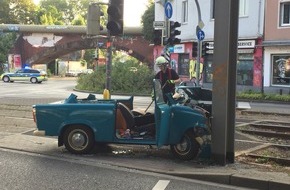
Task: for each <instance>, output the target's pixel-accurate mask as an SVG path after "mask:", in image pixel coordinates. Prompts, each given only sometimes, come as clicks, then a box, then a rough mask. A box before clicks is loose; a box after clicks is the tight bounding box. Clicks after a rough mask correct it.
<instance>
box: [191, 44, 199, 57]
mask: <svg viewBox="0 0 290 190" xmlns="http://www.w3.org/2000/svg"><path fill="white" fill-rule="evenodd" d="M197 51H198V43H197V42H192V48H191V57H197Z"/></svg>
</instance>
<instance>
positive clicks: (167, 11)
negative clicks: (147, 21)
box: [164, 2, 173, 19]
mask: <svg viewBox="0 0 290 190" xmlns="http://www.w3.org/2000/svg"><path fill="white" fill-rule="evenodd" d="M164 11H165V16H166V18H167V19H170V18H171V17H172V13H173V8H172V5H171V3H170V2H166V3H165V5H164Z"/></svg>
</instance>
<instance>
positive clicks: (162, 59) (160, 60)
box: [155, 56, 167, 67]
mask: <svg viewBox="0 0 290 190" xmlns="http://www.w3.org/2000/svg"><path fill="white" fill-rule="evenodd" d="M155 64H156V66H158V67H160V66H162V65H166V64H167V60H166V59H165V57H163V56H159V57H157V58H156V60H155Z"/></svg>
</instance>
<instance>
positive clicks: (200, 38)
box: [196, 30, 205, 41]
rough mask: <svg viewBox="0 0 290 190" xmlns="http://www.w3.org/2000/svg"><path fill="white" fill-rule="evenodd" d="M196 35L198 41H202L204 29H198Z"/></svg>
mask: <svg viewBox="0 0 290 190" xmlns="http://www.w3.org/2000/svg"><path fill="white" fill-rule="evenodd" d="M196 36H197V39H198V40H199V41H202V40H203V39H204V37H205V34H204V31H202V30H198V31H197V34H196Z"/></svg>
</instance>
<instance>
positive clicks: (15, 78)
mask: <svg viewBox="0 0 290 190" xmlns="http://www.w3.org/2000/svg"><path fill="white" fill-rule="evenodd" d="M23 72H24V70H23V69H20V70H18V71H16V72H15V74H14V75H13V77H10V80H12V81H21V80H23Z"/></svg>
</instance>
